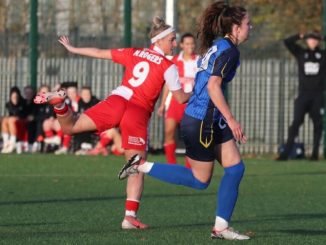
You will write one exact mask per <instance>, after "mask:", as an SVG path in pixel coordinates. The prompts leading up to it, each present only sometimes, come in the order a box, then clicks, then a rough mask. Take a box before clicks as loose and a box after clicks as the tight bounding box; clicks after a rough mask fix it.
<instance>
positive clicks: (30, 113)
mask: <svg viewBox="0 0 326 245" xmlns="http://www.w3.org/2000/svg"><path fill="white" fill-rule="evenodd" d="M23 94H24V96H23V97H24V99H25V110H24V111H25V121H22V124H23V126H22V127H21V129H22V131H21V130H20V129H19V128H18V129H17V130H18V135H20V137H18V139H19V141H18V142H17V144H16V152H17V153H21V152H22V151H25V152H30V151H31V150H32V145H33V143H34V142H35V141H36V121H35V115H36V107H37V105H36V104H34V102H33V99H34V96H35V92H34V89H33V88H32V87H31V86H29V85H28V86H25V87H24V90H23ZM20 131H21V132H20Z"/></svg>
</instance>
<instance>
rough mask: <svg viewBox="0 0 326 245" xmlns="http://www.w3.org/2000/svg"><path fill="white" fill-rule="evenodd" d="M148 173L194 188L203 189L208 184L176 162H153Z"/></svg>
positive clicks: (169, 181) (162, 179) (166, 180)
mask: <svg viewBox="0 0 326 245" xmlns="http://www.w3.org/2000/svg"><path fill="white" fill-rule="evenodd" d="M148 175H150V176H152V177H154V178H156V179H159V180H161V181H164V182H168V183H171V184H175V185H184V186H188V187H191V188H194V189H198V190H203V189H206V188H207V186H208V185H209V182H208V183H203V182H201V181H199V180H198V179H196V178H195V176H194V175H193V174H192V171H191V169H188V168H186V167H184V166H182V165H177V164H173V165H172V164H165V163H154V165H153V167H152V169H151V170H150V171H149V173H148Z"/></svg>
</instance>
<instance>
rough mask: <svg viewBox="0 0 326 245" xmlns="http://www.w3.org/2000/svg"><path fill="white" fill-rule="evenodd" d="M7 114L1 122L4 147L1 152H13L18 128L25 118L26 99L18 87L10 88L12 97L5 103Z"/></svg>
mask: <svg viewBox="0 0 326 245" xmlns="http://www.w3.org/2000/svg"><path fill="white" fill-rule="evenodd" d="M5 107H6V111H7V114H8V115H7V116H5V117H3V119H2V122H1V133H2V140H3V148H2V150H1V153H12V152H14V150H15V148H16V140H17V128H19V127H20V126H21V125H20V124H21V121H22V120H24V118H25V101H24V99H23V98H22V96H21V93H20V90H19V88H18V87H12V88H11V89H10V98H9V101H8V102H7V103H6V105H5Z"/></svg>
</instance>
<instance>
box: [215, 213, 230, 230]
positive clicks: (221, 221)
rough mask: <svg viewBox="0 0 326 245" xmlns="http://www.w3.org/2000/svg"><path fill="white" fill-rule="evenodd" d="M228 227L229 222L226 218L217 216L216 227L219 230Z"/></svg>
mask: <svg viewBox="0 0 326 245" xmlns="http://www.w3.org/2000/svg"><path fill="white" fill-rule="evenodd" d="M228 227H229V223H228V222H227V221H226V220H225V219H223V218H221V217H219V216H216V218H215V225H214V228H215V229H216V230H217V231H223V230H225V229H226V228H228Z"/></svg>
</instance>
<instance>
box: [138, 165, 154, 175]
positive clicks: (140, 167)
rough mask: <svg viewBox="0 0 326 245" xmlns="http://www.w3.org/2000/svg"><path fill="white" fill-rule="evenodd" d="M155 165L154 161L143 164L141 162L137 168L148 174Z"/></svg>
mask: <svg viewBox="0 0 326 245" xmlns="http://www.w3.org/2000/svg"><path fill="white" fill-rule="evenodd" d="M153 165H154V163H153V162H144V163H143V164H140V165H139V166H138V168H137V169H138V171H139V172H142V173H145V174H146V173H148V172H149V171H151V169H152V167H153Z"/></svg>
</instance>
